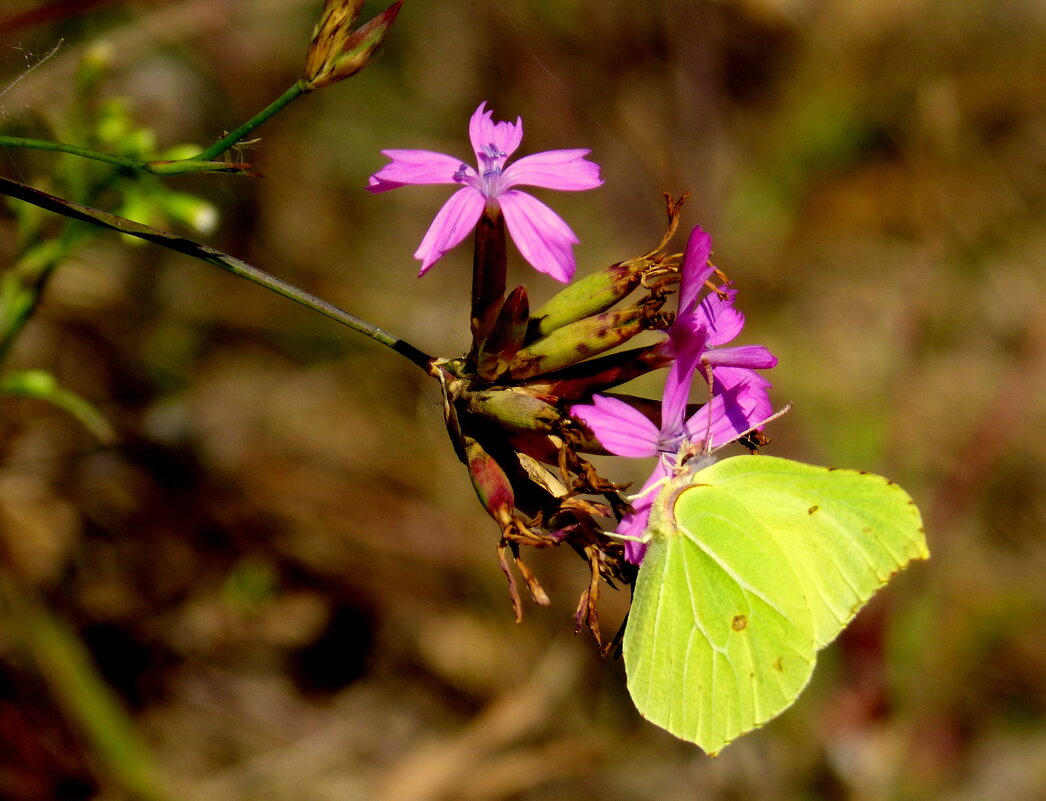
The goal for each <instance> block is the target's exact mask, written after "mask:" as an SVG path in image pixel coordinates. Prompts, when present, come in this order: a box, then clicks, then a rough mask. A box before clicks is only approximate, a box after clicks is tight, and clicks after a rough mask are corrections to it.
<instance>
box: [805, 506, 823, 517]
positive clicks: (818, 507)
mask: <svg viewBox="0 0 1046 801" xmlns="http://www.w3.org/2000/svg"><path fill="white" fill-rule="evenodd" d="M820 508H821V507H820V506H818V505H817V504H814V505H813V506H811V507H810V508H809V509H807V510H806V513H807V514H808V515H812V514H813V513H814V512H816V511H817V510H818V509H820Z"/></svg>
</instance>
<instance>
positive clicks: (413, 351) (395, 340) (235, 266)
mask: <svg viewBox="0 0 1046 801" xmlns="http://www.w3.org/2000/svg"><path fill="white" fill-rule="evenodd" d="M0 193H2V194H5V195H9V196H10V197H13V198H17V199H18V200H24V201H25V202H27V203H31V204H33V205H34V206H39V207H40V208H42V209H46V210H48V211H53V212H55V213H57V214H61V215H63V216H65V217H69V218H71V219H74V220H81V221H83V222H88V223H91V224H92V225H97V226H100V227H102V228H108V229H110V230H113V231H119V232H120V233H122V234H129V235H130V236H135V237H138V238H139V239H144V240H145V241H146V242H152V243H153V244H156V245H160V246H161V247H165V248H167V249H169V250H174V251H177V252H179V253H184V254H185V255H187V256H192V257H193V258H195V259H199V260H200V261H205V262H207V263H208V264H213V265H215V266H216V267H221V268H222V269H223V270H225V271H227V272H230V273H232V274H233V275H238V276H240V277H241V278H246V279H247V280H248V281H251V282H252V283H255V284H258V285H259V286H263V287H265V288H266V289H268V290H270V291H272V292H275V293H276V294H278V295H282V296H283V297H285V298H288V299H290V300H293V301H295V302H296V303H300V304H301V305H303V306H306V307H308V308H310V309H312V310H313V311H317V312H319V313H320V314H323V315H325V316H326V317H329V318H331V319H332V320H334V321H336V322H339V323H341V324H342V325H344V326H347V327H348V328H351V329H352V330H353V331H356V332H357V333H359V334H363V335H364V336H367V337H370V338H371V339H373V340H374V341H375V342H380V343H381V344H382V345H385V346H386V347H388V348H391V349H392V350H394V351H396V352H397V353H398V354H400V355H401V356H403V357H404V358H406V359H407V360H408V361H410V362H411V363H413V364H415V365H417V366H418V367H420V368H421V369H422V370H424V371H425V372H431V369H432V363H433V357H431V356H429V355H428V354H426V353H423V352H422V351H420V350H418V349H417V348H415V347H414V346H413V345H411V344H410V343H408V342H406V341H404V340H402V339H400V338H399V337H397V336H395V335H394V334H391V333H389V332H388V331H385V330H384V329H381V328H379V327H378V326H376V325H374V324H372V323H368V322H367V321H366V320H363V319H361V318H359V317H357V316H356V315H354V314H351V313H349V312H347V311H345V310H344V309H342V308H340V307H338V306H335V305H334V304H333V303H328V302H327V301H325V300H323V299H322V298H319V297H317V296H316V295H313V294H312V293H310V292H306V291H305V290H304V289H302V288H300V287H297V286H295V285H294V284H292V283H290V282H288V281H284V280H283V279H281V278H277V277H276V276H274V275H270V274H269V273H267V272H265V271H264V270H262V269H259V268H258V267H255V266H254V265H251V264H248V263H247V262H245V261H241V260H240V259H237V258H236V257H235V256H230V255H229V254H227V253H223V252H222V251H220V250H217V249H216V248H212V247H210V246H209V245H202V244H200V243H199V242H194V241H193V240H191V239H186V238H185V237H181V236H177V235H175V234H171V233H168V232H166V231H161V230H160V229H158V228H153V227H152V226H149V225H144V224H142V223H137V222H134V221H133V220H128V219H126V218H125V217H120V216H118V215H116V214H112V213H110V212H107V211H102V210H101V209H95V208H92V207H90V206H83V205H80V204H79V203H73V202H71V201H68V200H63V199H62V198H60V197H56V196H55V195H50V194H48V193H47V192H42V191H40V190H39V189H34V188H33V187H31V186H26V185H25V184H21V183H18V182H17V181H12V180H10V179H8V178H2V177H0Z"/></svg>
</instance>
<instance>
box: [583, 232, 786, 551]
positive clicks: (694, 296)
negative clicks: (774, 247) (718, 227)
mask: <svg viewBox="0 0 1046 801" xmlns="http://www.w3.org/2000/svg"><path fill="white" fill-rule="evenodd" d="M711 250H712V239H711V237H709V236H708V234H706V233H705V232H704V231H702V230H701V229H700V228H697V227H695V228H694V230H693V231H692V232H691V234H690V239H689V240H688V241H687V245H686V253H685V255H684V257H683V269H682V275H681V276H680V286H679V311H678V312H677V314H676V317H675V320H674V321H673V323H672V325H671V327H670V328H669V329H668V339H667V340H666V341H665V342H664V343H663V344H662V345H661V346H660V347H661V348H662V349H663V350H664V351H665V352H666V353H667V354H668V355H670V356H671V357H672V358H673V361H672V364H671V366H670V367H669V370H668V376H667V377H666V378H665V391H664V395H663V397H662V400H661V426H660V428H659V427H657V426H655V425H654V424H653V423H652V422H651V421H650V420H649V419H648V418H647V417H646V416H645V415H643V414H641V413H640V412H639V411H637V410H636V409H634V408H633V407H632V406H629V405H628V404H627V403H624V402H623V401H619V400H616V399H614V398H604V397H600V396H598V395H597V396H595V397H593V399H592V404H591V405H578V406H574V407H573V408H571V410H570V414H571V415H572V416H574V417H576V418H577V419H578V420H581V421H582V422H583V423H585V425H587V426H588V427H589V428H590V429H591V430H592V433H594V434H595V435H596V438H597V439H598V440H599V442H600V444H602V445H603V447H604V448H606V449H607V450H608V451H610V452H611V453H613V454H615V455H617V456H625V457H632V458H636V457H649V456H656V457H658V460H657V464H656V465H655V466H654V470H653V472H651V474H650V476H649V477H648V478H647V480H646V482H644V484H643V488H642V489H641V490H640V491H639V493H638V494H636V495H635V496H633V499H632V508H633V512H632V514H629V515H625V517H623V518H622V519H621V522H620V523H619V524H618V528H617V530H618V533H619V534H624V535H626V536H630V537H642V535H643V532H644V531H645V530H646V527H647V522H648V520H649V517H650V508H651V506H652V505H653V502H654V498H655V497H656V495H657V492H656V491H654V487H655V486H656V485H657V484H658V483H659V482H661V481H662V480H664V479H665V478H668V477H670V476H672V475H674V474H675V473H677V472H679V471H680V470H683V469H685V468H686V467H689V468H690V469H694V468H695V467H697V466H698V465H701V466H703V465H705V464H707V463H708V459H709V458H711V453H712V452H713V451H714V450H716V449H718V448H721V447H722V446H724V445H726V444H727V443H729V442H733V441H734V440H736V439H737V438H739V437H740V436H742V435H743V434H745V433H747V432H749V431H751V430H752V429H753V428H754V427H759V426H760V425H761V424H762V423H763V422H765V421H766V420H767V419H768V418H769V417H770V416H771V414H772V412H773V409H772V407H771V405H770V396H769V394H768V393H767V390H768V389H769V388H770V382H769V381H767V380H766V379H765V378H763V377H762V376H761V375H759V374H758V373H756V372H755V370H756V369H765V368H770V367H773V366H774V365H775V364H777V359H776V357H774V355H773V354H772V353H770V351H769V350H767V349H766V348H764V347H763V346H762V345H744V346H740V347H721V346H723V345H726V344H727V343H729V342H732V341H733V340H734V339H735V338H736V337H737V335H738V334H739V333H741V329H742V328H743V327H744V323H745V318H744V315H743V314H741V312H739V311H737V310H736V309H735V308H734V298H735V296H736V294H737V293H736V291H735V290H733V289H730V288H728V287H718V288H717V289H716V290H715V291H711V292H709V293H708V294H707V295H705V297H703V298H701V297H700V294H701V288H702V286H704V285H705V283H706V282H707V281H708V280H709V278H710V277H711V276H712V273H713V271H714V268H713V267H712V265H711V263H710V262H709V261H708V257H709V255H710V254H711ZM709 373H711V378H712V387H711V390H710V391H711V393H712V396H711V398H710V399H709V401H708V403H706V404H705V405H704V406H703V407H702V408H701V409H699V410H698V411H697V412H696V413H695V414H694V415H692V416H691V417H690V418H689V419H685V418H686V405H687V399H688V397H689V395H690V389H691V385H692V384H693V381H694V376H695V374H698V375H700V376H702V377H703V378H705V379H706V380H707V377H708V375H709ZM696 456H702V457H703V459H702V460H701V461H694V457H696ZM645 552H646V546H645V545H644V544H643V543H642V542H635V541H631V540H629V541H626V543H625V558H626V559H628V560H629V561H630V562H633V563H635V564H639V563H640V562H641V561H642V559H643V554H644V553H645Z"/></svg>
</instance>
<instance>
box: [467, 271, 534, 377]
mask: <svg viewBox="0 0 1046 801" xmlns="http://www.w3.org/2000/svg"><path fill="white" fill-rule="evenodd" d="M529 318H530V301H529V300H528V299H527V289H526V287H523V286H517V287H516V288H515V289H514V290H512V293H511V294H510V295H509V296H508V297H507V298H506V299H505V302H504V303H503V304H502V306H501V311H499V312H498V316H497V319H496V320H495V321H494V328H493V330H492V331H491V332H490V336H488V337H487V339H486V341H485V342H484V343H483V345H482V347H480V349H479V358H478V359H477V362H476V372H477V373H478V374H479V377H480V378H481V379H483V380H484V381H494V380H495V379H496V378H497V377H498V376H499V375H501V374H502V373H504V372H505V370H507V369H508V366H509V364H511V363H512V360H513V359H514V358H515V357H516V354H517V353H518V352H519V349H520V347H521V346H522V345H523V338H524V337H525V336H526V334H527V321H528V320H529Z"/></svg>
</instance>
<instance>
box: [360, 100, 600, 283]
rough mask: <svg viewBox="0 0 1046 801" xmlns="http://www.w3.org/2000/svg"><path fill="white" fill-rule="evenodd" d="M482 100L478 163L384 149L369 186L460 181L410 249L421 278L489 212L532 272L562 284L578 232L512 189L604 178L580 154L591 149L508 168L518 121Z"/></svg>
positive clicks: (585, 184) (476, 131)
mask: <svg viewBox="0 0 1046 801" xmlns="http://www.w3.org/2000/svg"><path fill="white" fill-rule="evenodd" d="M486 105H487V104H486V101H484V102H483V103H480V105H479V108H477V109H476V111H475V113H474V114H473V115H472V119H471V120H470V121H469V138H470V139H471V140H472V149H473V151H475V154H476V164H477V167H475V168H474V167H472V166H471V165H469V164H465V163H464V162H462V161H460V160H459V159H457V158H455V157H454V156H448V155H446V154H444V153H434V152H432V151H430V150H383V151H381V152H382V153H383V154H384V155H386V156H388V157H389V158H390V159H391V161H390V162H389V163H388V164H386V165H385V166H384V167H382V168H381V169H380V170H378V172H376V173H375V174H374V175H372V176H371V177H370V181H369V185H368V187H367V188H368V189H369V190H370V191H371V192H387V191H388V190H390V189H397V188H399V187H401V186H405V185H407V184H463V186H462V188H461V189H459V190H458V191H457V192H455V193H454V194H453V195H451V196H450V198H449V199H448V200H447V202H446V203H444V204H443V207H442V208H441V209H440V210H439V212H438V213H437V214H436V218H435V219H434V220H433V221H432V224H431V225H430V226H429V230H428V231H426V233H425V236H424V237H423V238H422V240H421V245H420V246H419V247H418V249H417V251H416V252H415V253H414V257H415V258H417V259H420V260H421V271H420V272H419V273H418V274H419V275H424V274H425V272H426V271H427V270H428V269H429V268H430V267H431V266H432V265H433V264H435V263H436V262H437V261H439V260H440V259H441V258H442V257H443V254H445V253H446V252H447V251H449V250H451V249H452V248H453V247H455V246H456V245H458V244H460V243H461V241H462V240H463V239H464V238H465V237H466V236H468V234H469V232H470V231H471V230H472V229H473V228H474V227H475V225H476V223H477V222H478V221H479V218H480V216H481V215H482V214H483V212H484V210H486V212H487V213H488V214H489V215H491V216H496V215H497V214H498V213H499V212H500V213H501V214H503V215H504V216H505V225H506V226H507V227H508V232H509V234H510V235H511V236H512V240H513V241H514V242H515V243H516V247H518V248H519V251H520V253H522V254H523V258H525V259H526V260H527V261H528V262H530V264H531V265H532V266H533V267H534V269H536V270H538V271H539V272H542V273H547V274H548V275H550V276H552V277H553V278H555V279H556V280H557V281H563V282H564V283H565V282H567V281H569V280H570V279H571V278H572V277H573V275H574V269H575V264H574V250H573V248H574V245H576V244H577V243H578V239H577V237H576V236H574V232H573V231H572V230H570V226H568V225H567V224H566V223H565V222H564V221H563V219H562V218H561V217H560V216H559V215H558V214H556V213H555V212H554V211H552V209H550V208H549V207H548V206H546V205H545V204H544V203H542V202H541V201H540V200H538V199H537V198H535V197H533V196H532V195H528V194H527V193H526V192H520V191H519V190H518V189H516V188H515V187H517V186H537V187H542V188H544V189H561V190H568V191H578V190H582V189H594V188H595V187H597V186H599V185H600V184H601V183H603V181H602V179H600V177H599V165H598V164H595V163H594V162H591V161H588V160H587V159H586V158H585V156H586V155H588V153H589V151H588V150H548V151H545V152H544V153H535V154H533V155H531V156H525V157H524V158H521V159H519V160H518V161H515V162H513V163H512V164H509V165H508V166H506V161H507V160H508V157H509V156H511V155H512V154H513V153H514V152H515V151H516V148H518V147H519V143H520V141H521V140H522V139H523V121H522V120H521V119H518V118H517V119H516V122H515V123H511V122H494V121H493V119H492V116H493V112H490V111H487V110H486Z"/></svg>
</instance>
